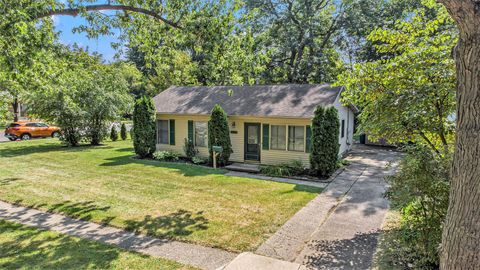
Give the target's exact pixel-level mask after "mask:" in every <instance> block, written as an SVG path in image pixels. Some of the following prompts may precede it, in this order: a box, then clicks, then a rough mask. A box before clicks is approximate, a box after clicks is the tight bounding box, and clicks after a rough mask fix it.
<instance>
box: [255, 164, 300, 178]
mask: <svg viewBox="0 0 480 270" xmlns="http://www.w3.org/2000/svg"><path fill="white" fill-rule="evenodd" d="M305 172H306V170H305V167H304V166H303V163H302V162H301V161H299V160H293V161H291V162H288V163H281V164H278V165H262V166H261V167H260V173H262V174H265V175H268V176H279V177H286V176H300V175H303V174H305Z"/></svg>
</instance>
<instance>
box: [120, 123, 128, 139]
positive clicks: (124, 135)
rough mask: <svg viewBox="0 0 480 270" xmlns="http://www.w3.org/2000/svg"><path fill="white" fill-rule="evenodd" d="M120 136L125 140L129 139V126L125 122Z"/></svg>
mask: <svg viewBox="0 0 480 270" xmlns="http://www.w3.org/2000/svg"><path fill="white" fill-rule="evenodd" d="M120 137H121V138H122V140H124V141H125V140H126V139H127V127H126V126H125V123H122V126H121V127H120Z"/></svg>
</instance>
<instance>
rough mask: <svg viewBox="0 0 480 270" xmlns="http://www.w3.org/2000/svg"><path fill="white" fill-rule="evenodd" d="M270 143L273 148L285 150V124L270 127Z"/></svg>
mask: <svg viewBox="0 0 480 270" xmlns="http://www.w3.org/2000/svg"><path fill="white" fill-rule="evenodd" d="M270 133H271V135H270V136H271V139H270V141H271V145H270V149H273V150H286V148H287V142H286V140H287V128H286V127H285V126H274V125H272V127H271V128H270Z"/></svg>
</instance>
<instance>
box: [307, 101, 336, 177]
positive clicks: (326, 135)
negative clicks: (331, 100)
mask: <svg viewBox="0 0 480 270" xmlns="http://www.w3.org/2000/svg"><path fill="white" fill-rule="evenodd" d="M339 129H340V122H339V119H338V111H337V109H336V108H334V107H330V108H328V109H325V108H323V107H321V106H318V107H317V109H316V110H315V115H314V117H313V120H312V146H311V152H310V167H311V168H312V169H313V170H314V171H315V172H316V173H317V175H319V176H329V175H330V174H332V173H333V172H334V171H335V169H336V168H337V160H338V151H339V147H340V146H339V144H338V136H339Z"/></svg>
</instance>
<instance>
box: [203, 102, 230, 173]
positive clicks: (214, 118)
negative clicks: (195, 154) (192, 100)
mask: <svg viewBox="0 0 480 270" xmlns="http://www.w3.org/2000/svg"><path fill="white" fill-rule="evenodd" d="M212 146H221V147H223V151H222V153H220V154H219V155H218V157H217V163H218V164H219V165H220V166H223V165H226V164H227V163H228V159H229V158H230V154H231V153H233V150H232V143H231V142H230V129H229V127H228V120H227V114H226V113H225V111H224V110H223V109H222V107H220V105H218V104H217V105H215V107H213V110H212V114H211V115H210V120H209V121H208V150H209V152H210V160H211V161H212V160H213V151H212Z"/></svg>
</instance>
